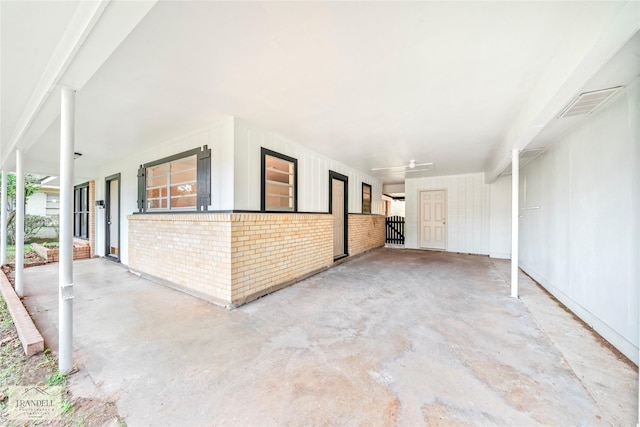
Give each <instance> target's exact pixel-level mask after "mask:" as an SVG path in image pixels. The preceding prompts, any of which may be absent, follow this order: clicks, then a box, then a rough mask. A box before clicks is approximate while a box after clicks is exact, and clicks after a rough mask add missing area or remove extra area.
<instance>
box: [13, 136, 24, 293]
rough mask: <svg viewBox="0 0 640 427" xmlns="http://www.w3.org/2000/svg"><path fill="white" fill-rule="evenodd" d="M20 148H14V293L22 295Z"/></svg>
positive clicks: (22, 185)
mask: <svg viewBox="0 0 640 427" xmlns="http://www.w3.org/2000/svg"><path fill="white" fill-rule="evenodd" d="M22 168H23V161H22V150H21V149H19V148H18V149H17V150H16V218H15V222H16V263H15V284H16V294H18V296H19V297H23V296H24V282H23V273H24V171H23V170H22Z"/></svg>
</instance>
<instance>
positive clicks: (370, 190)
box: [361, 182, 373, 215]
mask: <svg viewBox="0 0 640 427" xmlns="http://www.w3.org/2000/svg"><path fill="white" fill-rule="evenodd" d="M365 188H368V189H369V209H368V212H366V211H365V208H364V206H365V205H364V204H365V200H364V189H365ZM372 195H373V187H372V185H371V184H367V183H365V182H363V183H362V197H361V198H362V200H361V202H362V204H361V211H362V213H363V214H368V215H371V213H372V203H371V202H372V201H373V197H372Z"/></svg>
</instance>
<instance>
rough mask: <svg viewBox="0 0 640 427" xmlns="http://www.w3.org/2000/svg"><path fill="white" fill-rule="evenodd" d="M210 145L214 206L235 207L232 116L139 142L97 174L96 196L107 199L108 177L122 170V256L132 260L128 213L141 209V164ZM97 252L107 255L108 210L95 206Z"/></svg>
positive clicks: (127, 261)
mask: <svg viewBox="0 0 640 427" xmlns="http://www.w3.org/2000/svg"><path fill="white" fill-rule="evenodd" d="M203 145H208V146H209V148H211V206H210V209H211V210H231V209H233V118H228V119H226V120H223V121H221V122H218V123H216V124H213V125H210V126H207V127H205V128H201V129H198V130H195V131H192V132H189V133H187V134H185V135H182V136H179V137H175V138H171V139H169V140H166V141H161V142H158V143H156V144H153V143H149V144H145V145H140V146H139V147H138V148H137V149H133V150H132V151H131V152H129V153H125V154H124V155H123V157H122V158H121V159H119V160H117V161H115V162H111V163H109V164H105V165H102V166H101V167H100V168H99V170H98V171H97V174H96V200H104V199H105V178H106V177H107V176H110V175H114V174H117V173H120V174H121V175H120V188H121V190H120V192H121V194H120V260H121V262H122V263H123V264H127V265H128V263H129V248H128V244H127V241H128V233H129V222H128V221H127V215H130V214H132V213H134V212H138V167H139V166H140V165H142V164H145V163H149V162H152V161H155V160H159V159H163V158H165V157H169V156H173V155H175V154H178V153H181V152H184V151H188V150H191V149H193V148H197V147H202V146H203ZM95 215H96V217H95V219H96V248H95V251H96V255H100V256H104V255H105V253H104V252H105V247H104V246H105V226H104V223H105V210H104V209H96V210H95Z"/></svg>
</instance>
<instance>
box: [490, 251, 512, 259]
mask: <svg viewBox="0 0 640 427" xmlns="http://www.w3.org/2000/svg"><path fill="white" fill-rule="evenodd" d="M489 258H496V259H509V260H510V259H511V254H510V253H507V252H491V253H489Z"/></svg>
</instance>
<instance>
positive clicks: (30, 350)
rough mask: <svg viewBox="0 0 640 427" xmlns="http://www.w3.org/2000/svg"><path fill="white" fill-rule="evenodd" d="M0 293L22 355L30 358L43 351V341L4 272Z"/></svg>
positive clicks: (0, 282) (1, 276)
mask: <svg viewBox="0 0 640 427" xmlns="http://www.w3.org/2000/svg"><path fill="white" fill-rule="evenodd" d="M0 293H2V298H4V300H5V302H6V303H7V308H8V309H9V313H10V314H11V318H12V319H13V324H14V325H15V327H16V330H17V331H18V338H20V342H21V343H22V348H23V350H24V353H25V354H26V355H27V356H31V355H34V354H37V353H40V352H41V351H44V339H43V338H42V335H41V334H40V332H39V331H38V328H36V325H35V324H34V323H33V319H31V316H29V313H28V312H27V309H26V308H25V307H24V305H23V304H22V301H20V298H19V297H18V295H17V294H16V292H15V290H14V289H13V286H11V283H9V280H8V279H7V276H6V275H5V274H4V271H3V272H2V274H0Z"/></svg>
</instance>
